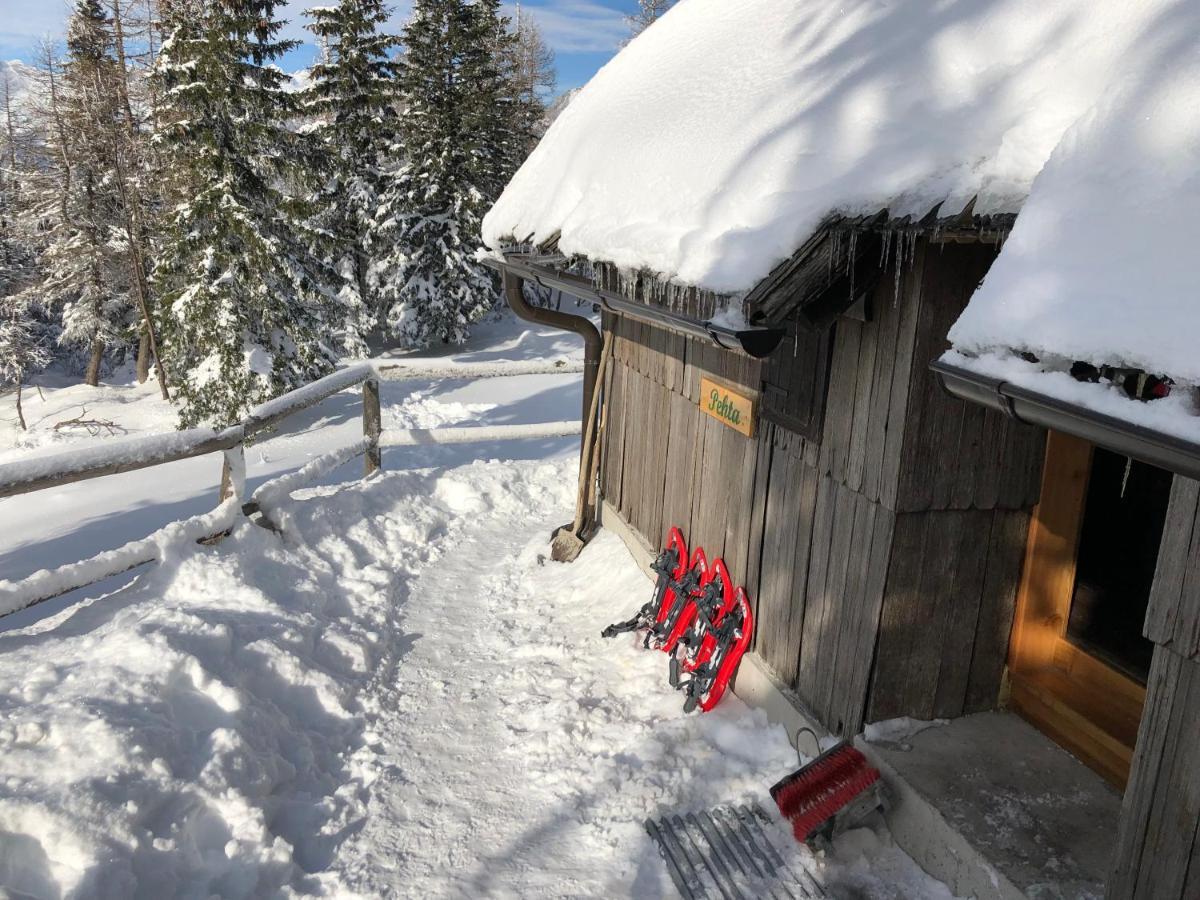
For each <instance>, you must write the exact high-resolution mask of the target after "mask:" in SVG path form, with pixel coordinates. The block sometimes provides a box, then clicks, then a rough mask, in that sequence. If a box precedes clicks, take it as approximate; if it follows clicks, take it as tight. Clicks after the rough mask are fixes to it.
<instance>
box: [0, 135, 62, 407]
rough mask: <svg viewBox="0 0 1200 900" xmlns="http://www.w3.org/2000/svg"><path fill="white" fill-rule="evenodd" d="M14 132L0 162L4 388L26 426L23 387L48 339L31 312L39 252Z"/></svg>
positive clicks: (43, 360) (41, 362)
mask: <svg viewBox="0 0 1200 900" xmlns="http://www.w3.org/2000/svg"><path fill="white" fill-rule="evenodd" d="M13 133H14V129H12V128H8V129H6V138H5V141H4V142H3V145H2V149H3V150H4V151H5V152H4V153H3V154H2V160H3V161H2V162H0V390H5V389H7V388H10V387H15V388H16V391H17V421H18V422H19V423H20V425H21V427H22V428H25V416H24V414H23V413H22V410H21V385H22V382H23V381H24V379H25V377H26V376H27V375H28V374H29V373H30V372H33V371H36V370H38V369H40V368H42V367H43V366H45V365H46V364H47V363H48V362H49V361H50V348H49V340H48V339H47V337H46V335H45V332H44V329H42V328H40V327H39V323H38V321H37V319H36V317H35V315H34V312H33V309H32V302H33V301H32V296H31V295H30V293H29V292H27V291H25V288H26V287H27V286H28V285H29V284H30V283H31V282H33V281H34V280H35V277H36V253H35V252H34V248H33V247H32V246H31V245H30V243H29V241H28V240H26V237H25V235H24V234H23V233H22V230H21V220H20V217H19V215H18V214H19V212H20V210H19V209H18V208H17V207H18V204H19V197H18V185H19V183H20V182H19V179H18V176H17V173H16V169H15V166H16V162H17V156H16V153H15V152H14V150H13V148H12V147H11V146H10V144H9V142H11V140H12V138H13Z"/></svg>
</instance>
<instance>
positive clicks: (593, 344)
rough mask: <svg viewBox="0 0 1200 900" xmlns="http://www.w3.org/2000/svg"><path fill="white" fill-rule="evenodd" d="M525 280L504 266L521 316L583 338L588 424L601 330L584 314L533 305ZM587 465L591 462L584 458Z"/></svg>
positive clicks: (509, 293) (583, 418)
mask: <svg viewBox="0 0 1200 900" xmlns="http://www.w3.org/2000/svg"><path fill="white" fill-rule="evenodd" d="M524 281H525V280H524V279H523V278H522V277H521V276H520V275H516V274H514V273H513V272H511V271H510V270H509V269H508V268H507V267H506V268H505V269H504V296H505V297H506V298H507V299H508V305H509V306H511V307H512V311H513V312H514V313H516V314H517V317H518V318H520V319H524V320H525V321H526V322H533V323H534V324H536V325H549V326H550V327H551V328H560V329H562V330H563V331H573V332H575V333H576V334H577V335H579V336H580V337H581V338H583V413H582V415H581V416H580V421H582V422H583V424H584V426H586V425H587V417H588V412H589V411H590V410H591V408H592V393H593V392H594V391H595V390H596V369H597V367H598V366H599V365H600V349H601V347H602V346H603V344H604V342H603V341H602V340H601V339H600V332H599V331H598V330H597V329H596V326H595V325H593V324H592V321H591V319H588V318H585V317H584V316H573V315H571V314H570V313H565V312H559V311H558V310H556V309H546V308H544V307H541V306H530V305H529V302H528V301H527V300H526V299H525V292H524V290H523V289H522V285H523V284H524ZM582 462H583V464H585V465H586V464H587V461H586V460H584V461H582Z"/></svg>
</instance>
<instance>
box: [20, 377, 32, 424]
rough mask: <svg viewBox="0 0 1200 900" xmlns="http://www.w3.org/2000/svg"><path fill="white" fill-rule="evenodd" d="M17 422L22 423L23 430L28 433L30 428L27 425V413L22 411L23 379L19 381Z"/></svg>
mask: <svg viewBox="0 0 1200 900" xmlns="http://www.w3.org/2000/svg"><path fill="white" fill-rule="evenodd" d="M17 421H18V422H20V423H21V430H22V431H28V430H29V426H28V425H26V424H25V413H24V412H23V411H22V410H21V379H20V378H18V379H17Z"/></svg>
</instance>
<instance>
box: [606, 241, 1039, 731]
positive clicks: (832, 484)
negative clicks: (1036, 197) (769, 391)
mask: <svg viewBox="0 0 1200 900" xmlns="http://www.w3.org/2000/svg"><path fill="white" fill-rule="evenodd" d="M994 255H995V250H994V248H989V247H983V246H978V245H973V246H948V247H945V248H938V247H934V248H930V249H925V248H924V247H923V246H921V245H918V251H917V255H916V259H915V260H914V261H912V262H911V264H910V265H908V266H906V268H905V270H904V271H903V272H902V277H901V278H900V279H896V278H895V277H894V273H893V272H888V273H885V275H884V277H883V278H882V279H880V281H879V282H878V283H877V285H876V287H875V288H874V291H873V295H872V297H871V317H870V319H869V321H865V322H864V321H858V320H854V319H850V318H841V319H839V320H838V321H837V323H836V325H835V327H834V331H833V334H832V337H831V344H830V351H829V371H828V390H827V396H826V401H825V412H824V417H823V422H822V424H821V427H820V431H819V434H816V435H815V437H816V439H813V438H814V435H813V434H810V435H808V436H807V437H805V436H802V435H801V434H797V433H795V432H793V431H791V430H789V429H788V428H787V427H785V425H783V424H780V423H779V421H778V420H777V421H775V422H772V421H767V420H764V419H760V421H759V427H758V432H757V435H756V437H755V438H754V439H747V438H745V437H743V436H742V435H741V434H739V433H738V432H736V431H733V430H732V429H730V428H727V427H725V426H723V425H722V424H721V423H719V422H717V421H716V420H714V419H711V418H709V417H707V416H704V415H702V414H701V413H700V411H699V409H698V406H697V402H698V399H699V398H698V394H697V391H698V382H699V378H700V375H701V373H706V374H708V375H709V376H710V377H714V378H716V379H717V380H723V381H725V382H727V383H729V384H731V385H737V386H740V388H741V389H742V390H743V391H746V392H756V391H757V390H758V389H759V388H760V387H761V385H762V378H763V372H764V367H763V365H762V364H761V363H759V362H757V361H754V360H751V359H749V358H748V357H745V356H741V355H739V354H733V353H728V352H726V351H722V350H720V349H719V348H716V347H714V346H712V345H710V344H706V343H701V342H699V341H695V340H692V339H687V338H684V337H681V336H677V335H672V334H669V333H668V332H666V331H663V330H661V329H657V328H653V327H650V326H647V325H641V324H639V323H636V322H631V321H629V320H627V319H611V318H608V319H606V326H607V327H610V328H614V329H615V335H616V343H615V349H614V363H615V365H614V366H613V367H612V369H611V374H610V376H609V382H608V387H609V394H608V401H607V403H608V406H607V409H608V413H607V415H608V426H607V433H606V437H605V440H604V448H605V453H604V465H603V490H604V494H605V497H606V498H607V499H608V500H609V502H610V503H612V504H614V505H615V506H617V508H618V509H619V510H620V512H621V514H622V516H623V517H624V518H626V519H627V520H628V521H629V522H630V523H631V524H632V525H633V526H634V527H635V528H636V529H637V530H638V531H640V532H641V533H642V535H643V536H644V537H646V538H647V540H649V541H650V543H651V544H654V545H660V544H661V541H662V537H663V534H664V532H665V530H666V529H667V528H668V527H669V526H670V525H672V524H676V525H679V526H680V527H681V528H682V529H683V530H684V533H685V534H686V535H687V537H688V542H689V544H690V545H692V546H695V545H696V544H697V543H699V544H702V545H703V546H704V547H705V549H706V551H708V552H709V554H710V557H711V556H714V555H718V554H723V555H724V556H725V559H726V562H727V563H728V565H729V567H730V571H731V572H732V573H733V574H734V577H735V578H736V579H738V580H740V581H743V582H744V583H745V584H746V587H747V589H748V590H749V591H750V594H751V597H752V599H753V601H754V603H755V606H756V614H757V627H756V638H755V649H756V651H757V652H758V653H759V654H760V656H761V657H762V658H763V659H764V660H765V661H766V662H767V663H768V664H769V665H770V666H771V667H772V668H773V669H774V670H775V671H776V673H777V674H778V675H779V676H780V677H781V678H782V679H783V680H784V681H785V682H786V683H788V684H790V685H792V686H793V688H794V689H795V690H796V692H797V694H798V695H799V696H800V697H801V699H802V700H804V701H805V703H806V704H807V705H808V706H809V707H810V710H811V711H812V712H813V713H814V714H815V715H816V716H817V718H819V719H820V720H821V721H822V722H823V723H825V725H826V726H827V727H829V728H830V729H831V730H833V731H835V732H837V733H840V734H843V735H850V734H854V733H856V732H857V731H859V730H860V729H861V727H862V725H863V723H864V722H866V721H875V720H878V719H881V718H891V717H894V716H899V715H911V716H919V717H922V718H933V717H939V716H946V717H951V716H958V715H962V714H964V713H967V712H973V711H977V710H982V709H987V708H991V707H993V706H994V705H995V703H996V700H997V697H998V693H999V684H1000V678H1001V673H1002V671H1003V666H1004V660H1005V655H1006V649H1007V644H1008V635H1009V629H1010V627H1011V623H1012V611H1013V602H1014V597H1015V592H1016V584H1017V579H1018V576H1019V573H1020V566H1021V560H1022V555H1023V551H1024V544H1025V531H1026V527H1027V524H1028V510H1029V508H1030V507H1031V506H1032V504H1033V503H1034V502H1035V500H1036V494H1037V491H1038V487H1039V476H1040V471H1041V455H1042V452H1043V450H1042V448H1043V437H1044V436H1043V433H1042V432H1040V431H1038V430H1037V429H1033V428H1028V427H1027V426H1021V425H1018V424H1016V423H1014V422H1010V421H1008V420H1006V419H1005V418H1004V417H1003V416H1001V415H999V414H997V413H994V412H990V411H985V410H982V409H979V408H975V407H968V405H967V404H966V403H964V402H963V401H960V400H957V399H955V398H952V397H950V396H949V395H948V394H946V393H945V392H944V391H943V390H942V389H941V387H940V386H939V385H938V384H937V383H936V382H935V380H934V379H933V377H932V375H931V374H930V373H929V371H928V365H929V363H930V362H931V361H932V360H933V359H935V358H937V357H938V356H939V355H940V354H941V353H942V352H943V350H944V349H945V346H946V344H945V336H946V332H947V331H948V329H949V327H950V325H951V324H952V323H953V321H954V320H955V319H956V318H957V316H958V314H959V313H960V312H961V311H962V309H963V308H964V307H965V305H966V302H967V300H968V299H969V297H970V294H971V293H972V292H973V290H974V287H975V286H976V285H977V284H978V282H979V280H980V279H981V278H982V276H983V274H984V273H985V272H986V270H987V266H988V265H989V264H990V262H991V260H992V258H994ZM793 350H794V347H793V345H792V344H791V343H790V342H785V343H784V344H783V345H782V346H781V347H780V348H779V349H778V350H777V351H776V353H775V356H774V357H773V358H772V360H771V361H770V362H769V363H768V367H769V368H768V370H769V372H770V374H771V377H772V378H773V379H776V380H778V381H780V382H781V383H784V384H787V385H788V386H789V388H792V389H794V388H793V385H792V381H794V379H792V380H791V381H789V380H788V379H789V375H788V372H787V371H786V367H787V366H788V365H791V364H794V365H797V366H800V367H803V368H806V370H807V371H812V369H813V366H812V365H811V360H809V359H796V361H795V362H794V363H792V362H791V360H792V359H793V358H794V357H795V354H794V353H793ZM802 395H803V392H797V396H802Z"/></svg>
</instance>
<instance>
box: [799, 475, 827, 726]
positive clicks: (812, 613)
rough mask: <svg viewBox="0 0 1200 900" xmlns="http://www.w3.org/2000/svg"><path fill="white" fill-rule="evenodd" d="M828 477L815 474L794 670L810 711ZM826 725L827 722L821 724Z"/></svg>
mask: <svg viewBox="0 0 1200 900" xmlns="http://www.w3.org/2000/svg"><path fill="white" fill-rule="evenodd" d="M834 484H835V482H834V481H833V479H832V478H830V477H829V476H828V475H824V474H821V473H820V472H819V471H818V481H817V495H816V503H815V508H814V512H813V531H812V541H811V545H810V549H809V559H808V567H807V568H808V578H807V581H806V582H805V605H804V620H803V625H802V629H803V630H802V632H801V638H800V663H799V666H798V667H797V672H796V682H795V688H796V692H797V693H798V694H799V695H800V696H801V697H802V698H803V699H804V700H805V702H807V703H808V704H809V705H810V706H811V707H812V708H813V710H814V712H817V710H816V709H815V707H816V704H817V700H818V698H819V696H820V693H819V692H820V681H819V677H818V672H819V668H820V659H821V654H822V652H823V651H822V646H821V645H822V642H823V641H824V640H825V601H826V598H827V593H826V586H827V581H828V577H829V566H830V547H831V545H832V543H833V524H834V510H835V508H836V498H835V491H834ZM825 724H826V725H828V723H825Z"/></svg>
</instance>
